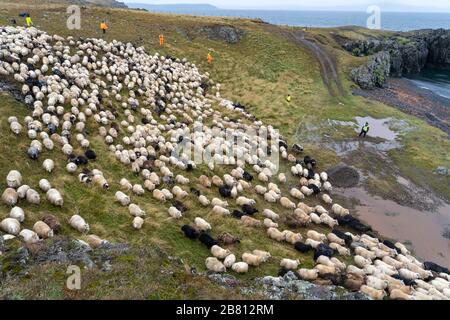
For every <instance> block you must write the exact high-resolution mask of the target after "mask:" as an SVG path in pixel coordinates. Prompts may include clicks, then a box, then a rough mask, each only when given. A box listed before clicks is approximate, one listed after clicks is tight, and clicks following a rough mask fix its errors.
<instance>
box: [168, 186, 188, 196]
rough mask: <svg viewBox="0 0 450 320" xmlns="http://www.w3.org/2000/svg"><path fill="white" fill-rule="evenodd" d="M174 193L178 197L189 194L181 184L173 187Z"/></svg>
mask: <svg viewBox="0 0 450 320" xmlns="http://www.w3.org/2000/svg"><path fill="white" fill-rule="evenodd" d="M172 193H173V194H174V195H175V197H176V198H177V199H183V198H185V197H187V196H188V195H189V194H188V193H187V192H186V191H184V190H183V189H181V188H180V187H179V186H174V187H173V188H172Z"/></svg>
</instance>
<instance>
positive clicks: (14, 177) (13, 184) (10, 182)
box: [6, 170, 22, 189]
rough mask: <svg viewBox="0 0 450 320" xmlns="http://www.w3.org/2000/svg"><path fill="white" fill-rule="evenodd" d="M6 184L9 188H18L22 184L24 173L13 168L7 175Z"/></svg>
mask: <svg viewBox="0 0 450 320" xmlns="http://www.w3.org/2000/svg"><path fill="white" fill-rule="evenodd" d="M6 185H7V186H8V187H9V188H14V189H17V188H18V187H20V186H21V185H22V175H21V174H20V172H19V171H17V170H11V171H9V172H8V175H7V176H6Z"/></svg>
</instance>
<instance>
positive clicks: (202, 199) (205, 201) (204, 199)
mask: <svg viewBox="0 0 450 320" xmlns="http://www.w3.org/2000/svg"><path fill="white" fill-rule="evenodd" d="M198 201H199V202H200V204H201V205H202V206H204V207H207V206H209V204H210V203H211V202H210V201H209V200H208V198H207V197H205V196H204V195H200V196H199V197H198Z"/></svg>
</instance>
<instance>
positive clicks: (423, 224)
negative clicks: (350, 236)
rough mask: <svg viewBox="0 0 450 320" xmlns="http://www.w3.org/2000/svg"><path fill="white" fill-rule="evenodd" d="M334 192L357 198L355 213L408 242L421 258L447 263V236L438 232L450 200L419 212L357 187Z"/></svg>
mask: <svg viewBox="0 0 450 320" xmlns="http://www.w3.org/2000/svg"><path fill="white" fill-rule="evenodd" d="M335 192H337V193H339V194H340V195H343V196H346V197H348V198H356V199H358V200H359V201H360V203H361V205H358V206H356V207H355V209H354V213H355V215H356V216H358V217H359V218H361V220H363V221H365V222H367V223H368V224H369V225H370V226H372V228H373V229H374V230H375V231H377V232H379V233H380V234H381V235H383V236H385V237H389V238H392V239H396V240H399V241H401V242H406V243H411V246H410V247H411V248H412V249H413V250H414V252H415V254H416V255H417V256H418V257H420V258H421V259H422V260H431V261H434V262H436V263H439V264H442V265H444V266H446V267H450V240H449V239H446V238H445V237H443V235H442V233H443V232H444V230H445V228H446V227H447V226H449V225H450V204H445V205H444V206H442V207H440V208H438V209H437V211H436V212H422V211H419V210H416V209H413V208H409V207H406V206H401V205H399V204H397V203H395V202H394V201H391V200H385V199H382V198H381V197H377V196H372V195H370V194H369V193H367V192H366V191H365V190H363V189H361V188H348V189H337V190H336V191H335Z"/></svg>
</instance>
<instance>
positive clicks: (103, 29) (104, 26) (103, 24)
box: [100, 20, 108, 34]
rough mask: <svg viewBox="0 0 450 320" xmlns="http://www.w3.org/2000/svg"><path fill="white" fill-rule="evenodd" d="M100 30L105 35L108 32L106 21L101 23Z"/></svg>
mask: <svg viewBox="0 0 450 320" xmlns="http://www.w3.org/2000/svg"><path fill="white" fill-rule="evenodd" d="M100 29H101V30H102V31H103V34H105V33H106V30H108V25H107V24H106V22H105V21H104V20H103V21H102V23H100Z"/></svg>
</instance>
